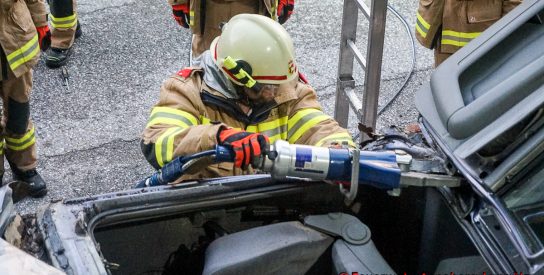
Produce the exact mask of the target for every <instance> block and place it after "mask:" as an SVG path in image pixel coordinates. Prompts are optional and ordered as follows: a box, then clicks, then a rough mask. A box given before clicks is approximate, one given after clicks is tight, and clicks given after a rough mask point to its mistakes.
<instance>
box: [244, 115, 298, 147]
mask: <svg viewBox="0 0 544 275" xmlns="http://www.w3.org/2000/svg"><path fill="white" fill-rule="evenodd" d="M288 120H289V117H288V116H284V117H280V118H277V119H274V120H271V121H267V122H263V123H259V124H257V125H249V126H247V127H246V131H248V132H252V133H261V134H264V135H266V136H268V138H269V139H270V142H274V141H276V140H278V139H287V123H288Z"/></svg>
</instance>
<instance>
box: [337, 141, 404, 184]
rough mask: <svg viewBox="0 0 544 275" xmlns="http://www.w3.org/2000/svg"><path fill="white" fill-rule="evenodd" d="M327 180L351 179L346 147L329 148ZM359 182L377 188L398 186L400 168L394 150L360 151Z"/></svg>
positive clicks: (349, 159)
mask: <svg viewBox="0 0 544 275" xmlns="http://www.w3.org/2000/svg"><path fill="white" fill-rule="evenodd" d="M329 154H330V159H329V163H330V165H329V171H328V173H327V179H328V180H339V181H350V180H351V156H350V155H349V150H347V149H329ZM359 184H365V185H371V186H374V187H376V188H379V189H386V190H390V189H395V188H399V187H400V168H399V166H398V164H397V156H396V155H395V153H394V152H371V151H361V156H360V158H359Z"/></svg>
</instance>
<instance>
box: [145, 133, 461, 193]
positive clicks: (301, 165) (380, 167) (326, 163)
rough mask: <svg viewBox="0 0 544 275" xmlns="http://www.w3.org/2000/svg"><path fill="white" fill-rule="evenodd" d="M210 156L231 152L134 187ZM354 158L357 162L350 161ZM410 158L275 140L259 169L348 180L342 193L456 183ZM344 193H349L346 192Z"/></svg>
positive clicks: (180, 162)
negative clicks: (422, 169)
mask: <svg viewBox="0 0 544 275" xmlns="http://www.w3.org/2000/svg"><path fill="white" fill-rule="evenodd" d="M202 157H211V158H212V159H213V161H214V163H220V162H233V160H234V154H233V152H232V150H231V149H230V148H229V147H227V146H220V145H217V146H216V148H215V150H208V151H204V152H200V153H197V154H194V155H191V156H182V157H178V158H176V159H174V160H173V161H171V162H169V163H167V164H166V165H165V166H164V167H163V168H162V169H161V170H159V171H158V172H157V173H155V174H153V175H152V176H150V177H148V178H146V179H145V180H143V181H141V182H139V183H138V184H137V185H136V188H141V187H148V186H158V185H165V184H168V183H169V182H173V181H175V180H176V179H178V178H179V177H181V176H182V175H183V174H184V173H185V172H186V171H187V170H188V169H189V168H190V167H191V165H193V164H194V163H195V162H196V161H197V159H199V158H202ZM353 160H358V161H353ZM411 161H412V157H411V156H410V155H409V154H407V153H406V152H404V151H398V150H397V151H381V152H373V151H360V150H358V149H347V148H324V147H315V146H308V145H298V144H289V143H288V142H286V141H283V140H277V141H276V142H275V143H274V144H272V145H271V146H270V151H269V152H268V154H267V157H266V158H265V160H264V164H263V167H262V170H263V171H264V172H268V173H270V175H271V176H272V178H273V179H276V180H282V179H286V178H288V177H295V178H308V179H312V180H330V181H336V182H341V183H346V184H347V183H351V187H350V192H348V191H346V190H343V189H342V188H343V187H342V186H343V185H344V184H342V185H341V190H342V191H343V192H346V196H348V197H350V196H354V193H356V185H357V184H365V185H371V186H374V187H376V188H380V189H384V190H397V189H398V188H400V187H401V186H450V187H455V186H459V184H460V179H459V178H455V177H451V176H445V175H436V174H424V173H418V172H411V171H410V163H411ZM348 193H351V194H349V195H348Z"/></svg>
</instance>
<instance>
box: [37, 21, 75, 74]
mask: <svg viewBox="0 0 544 275" xmlns="http://www.w3.org/2000/svg"><path fill="white" fill-rule="evenodd" d="M81 35H83V31H82V30H81V25H80V24H79V21H78V22H77V27H76V33H75V35H74V36H75V38H79V37H81ZM71 55H72V47H70V48H68V49H59V48H54V47H51V48H50V49H49V50H48V51H47V54H46V57H45V65H47V67H49V68H58V67H60V66H63V65H64V64H66V62H68V59H70V56H71Z"/></svg>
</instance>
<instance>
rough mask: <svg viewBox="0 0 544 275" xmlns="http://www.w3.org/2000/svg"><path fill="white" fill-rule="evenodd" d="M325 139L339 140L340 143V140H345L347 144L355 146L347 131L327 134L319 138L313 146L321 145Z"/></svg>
mask: <svg viewBox="0 0 544 275" xmlns="http://www.w3.org/2000/svg"><path fill="white" fill-rule="evenodd" d="M327 141H337V142H339V141H340V143H342V142H341V141H347V142H348V144H349V145H351V146H354V147H355V142H353V139H352V137H351V135H350V134H348V133H336V134H332V135H328V136H326V137H324V138H322V139H320V140H319V141H318V142H317V143H316V144H315V146H322V145H323V144H325V142H327Z"/></svg>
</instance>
